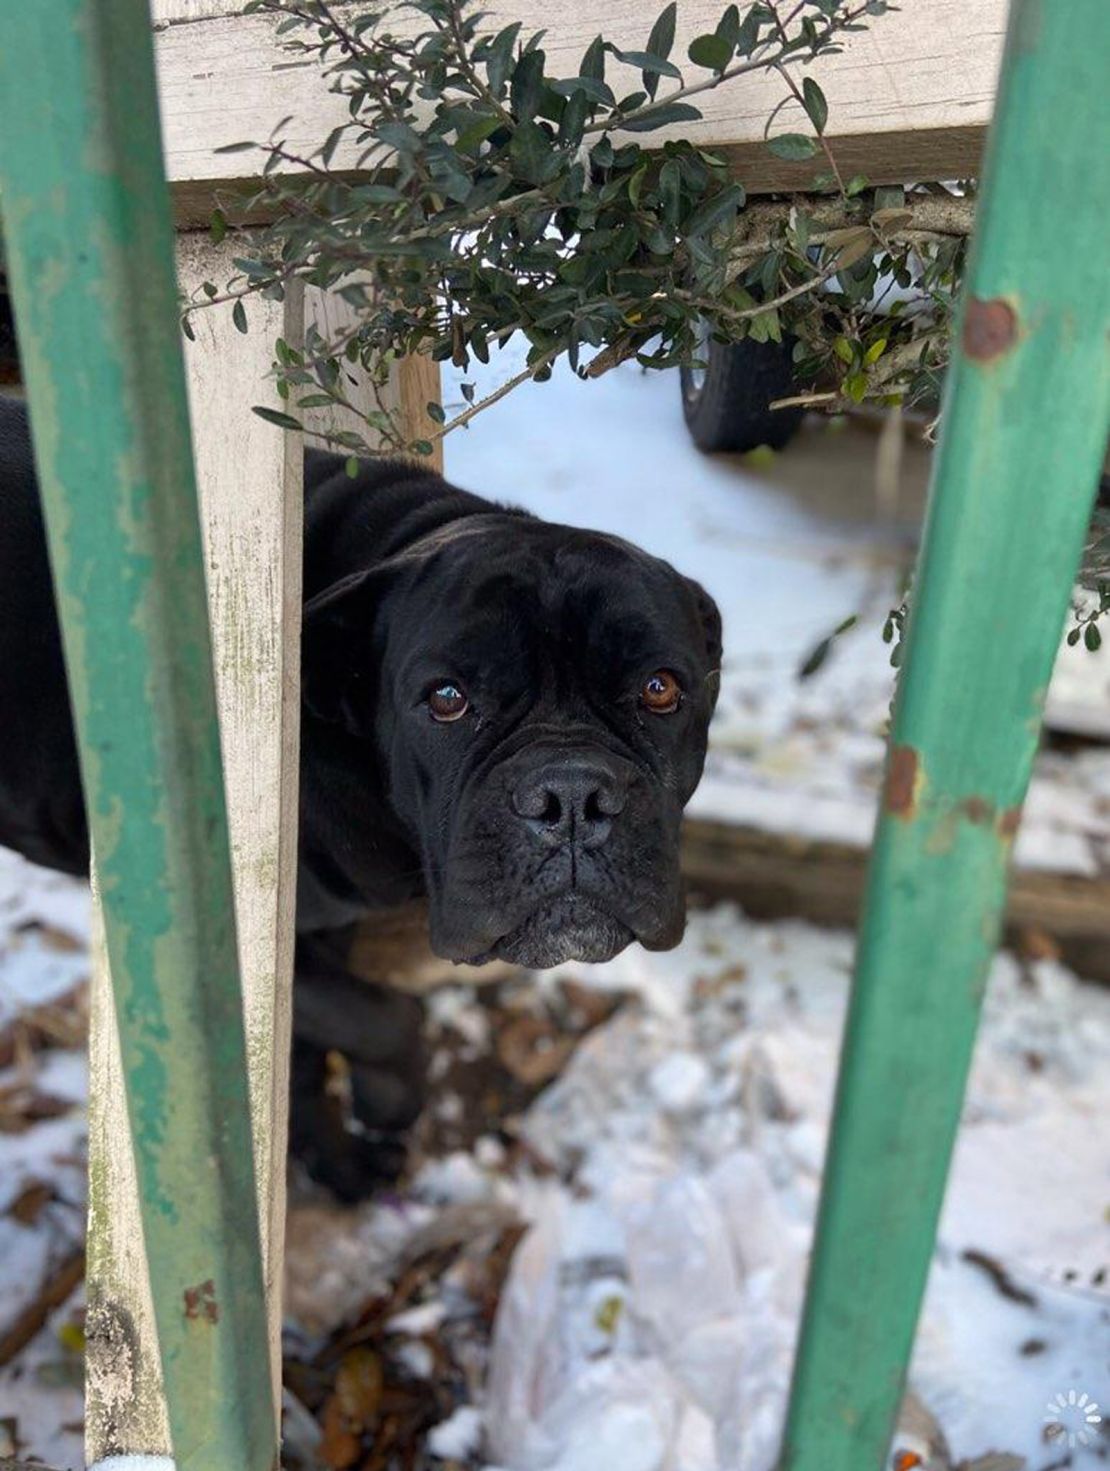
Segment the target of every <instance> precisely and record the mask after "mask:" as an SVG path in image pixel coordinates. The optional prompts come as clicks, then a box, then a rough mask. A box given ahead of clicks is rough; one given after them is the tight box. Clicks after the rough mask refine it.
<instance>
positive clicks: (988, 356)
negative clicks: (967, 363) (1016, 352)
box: [963, 296, 1018, 363]
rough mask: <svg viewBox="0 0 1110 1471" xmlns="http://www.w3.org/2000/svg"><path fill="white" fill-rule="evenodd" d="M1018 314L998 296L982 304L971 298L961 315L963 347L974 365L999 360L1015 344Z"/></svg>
mask: <svg viewBox="0 0 1110 1471" xmlns="http://www.w3.org/2000/svg"><path fill="white" fill-rule="evenodd" d="M1017 328H1018V319H1017V313H1016V312H1015V311H1014V309H1013V307H1012V306H1011V305H1010V303H1009V302H1008V301H1004V300H1003V299H1002V297H1001V296H996V297H993V298H992V299H991V300H990V301H981V300H980V299H979V298H978V297H977V296H973V297H972V298H971V299H970V300H969V302H968V304H967V311H966V312H965V314H964V332H963V348H964V352H965V353H966V354H967V356H968V357H969V358H971V359H972V360H973V361H974V362H977V363H989V362H990V361H991V360H992V359H993V358H997V357H1001V356H1002V354H1003V353H1004V352H1008V351H1009V350H1010V348H1011V347H1013V345H1014V343H1015V342H1016V341H1017Z"/></svg>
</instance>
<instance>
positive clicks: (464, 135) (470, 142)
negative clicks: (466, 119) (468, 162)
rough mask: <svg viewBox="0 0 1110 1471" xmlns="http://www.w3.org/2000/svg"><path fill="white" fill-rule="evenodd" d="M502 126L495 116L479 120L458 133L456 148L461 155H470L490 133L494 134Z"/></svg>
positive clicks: (499, 119)
mask: <svg viewBox="0 0 1110 1471" xmlns="http://www.w3.org/2000/svg"><path fill="white" fill-rule="evenodd" d="M502 126H503V123H502V120H501V118H499V117H497V116H496V114H491V115H490V116H489V117H482V118H479V119H478V120H477V122H473V123H471V124H470V125H469V126H468V127H466V128H465V129H464V130H463V131H462V132H461V133H459V135H458V138H457V146H458V147H459V149H460V150H461V151H462V152H463V153H470V152H472V150H473V149H475V148H477V146H478V144H479V143H484V142H485V141H486V139H487V138H488V137H489V135H490V134H491V133H496V132H497V129H498V128H500V127H502Z"/></svg>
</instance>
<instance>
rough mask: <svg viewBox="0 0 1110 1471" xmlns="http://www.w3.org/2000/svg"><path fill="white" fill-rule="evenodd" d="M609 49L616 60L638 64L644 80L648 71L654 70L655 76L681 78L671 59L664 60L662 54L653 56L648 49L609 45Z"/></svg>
mask: <svg viewBox="0 0 1110 1471" xmlns="http://www.w3.org/2000/svg"><path fill="white" fill-rule="evenodd" d="M609 50H610V51H611V52H612V53H613V55H614V56H615V57H616V58H617V60H618V61H623V62H624V63H625V64H626V65H627V66H638V67H639V68H640V69H641V70H642V71H643V73H644V75H645V80H646V77H647V74H648V73H649V72H654V73H655V74H656V75H657V76H663V77H677V78H678V80H679V81H680V82H681V80H682V73H681V72H680V71H679V69H678V67H677V66H675V64H674V62H673V61H666V60H665V59H664V58H663V57H662V56H653V55H652V53H651V52H650V51H618V50H617V48H616V47H615V46H610V47H609Z"/></svg>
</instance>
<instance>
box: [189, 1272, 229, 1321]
mask: <svg viewBox="0 0 1110 1471" xmlns="http://www.w3.org/2000/svg"><path fill="white" fill-rule="evenodd" d="M185 1316H186V1317H187V1318H194V1319H196V1318H203V1319H204V1320H205V1321H206V1322H208V1323H218V1322H219V1321H220V1307H219V1304H218V1303H217V1301H216V1284H215V1283H214V1282H213V1281H212V1279H211V1278H209V1279H208V1281H207V1282H202V1283H201V1284H200V1286H199V1287H186V1289H185Z"/></svg>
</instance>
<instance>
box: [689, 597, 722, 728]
mask: <svg viewBox="0 0 1110 1471" xmlns="http://www.w3.org/2000/svg"><path fill="white" fill-rule="evenodd" d="M686 586H687V587H688V588H689V589H690V592H691V593H692V595H693V598H694V606H695V608H696V609H697V615H698V621H699V622H700V624H701V630H702V636H703V638H704V639H705V654H706V658H707V659H708V660H709V674H708V676H707V688H708V690H709V708H710V709H712V708H713V707H714V706H715V705H716V703H717V695H718V693H719V692H720V688H721V652H722V646H721V610H720V609H719V608H718V607H717V604H716V603H715V602H714V601H713V599H712V598H711V597H710V596H709V594H708V593H707V592H706V590H705V588H704V587H702V585H701V583H700V582H695V581H694V579H693V578H692V577H687V578H686Z"/></svg>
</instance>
